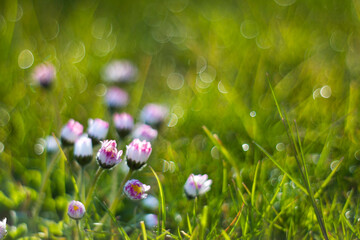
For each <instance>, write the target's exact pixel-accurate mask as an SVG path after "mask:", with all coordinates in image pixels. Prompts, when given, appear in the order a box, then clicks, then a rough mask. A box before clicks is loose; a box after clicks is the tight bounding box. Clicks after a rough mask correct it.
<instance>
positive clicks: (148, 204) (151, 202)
mask: <svg viewBox="0 0 360 240" xmlns="http://www.w3.org/2000/svg"><path fill="white" fill-rule="evenodd" d="M141 205H142V206H143V207H144V208H145V209H148V210H152V211H155V210H157V209H158V207H159V200H157V198H156V197H154V196H152V195H149V196H148V197H147V198H146V199H144V200H142V201H141Z"/></svg>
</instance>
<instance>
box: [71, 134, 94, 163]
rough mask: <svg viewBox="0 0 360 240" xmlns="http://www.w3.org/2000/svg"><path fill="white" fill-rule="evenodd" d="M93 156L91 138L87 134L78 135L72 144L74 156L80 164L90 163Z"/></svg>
mask: <svg viewBox="0 0 360 240" xmlns="http://www.w3.org/2000/svg"><path fill="white" fill-rule="evenodd" d="M92 157H93V147H92V142H91V139H90V138H88V137H87V136H82V137H80V138H79V139H78V140H77V141H76V142H75V145H74V158H75V160H76V161H77V162H78V163H79V164H80V165H81V166H85V165H86V164H88V163H90V162H91V160H92Z"/></svg>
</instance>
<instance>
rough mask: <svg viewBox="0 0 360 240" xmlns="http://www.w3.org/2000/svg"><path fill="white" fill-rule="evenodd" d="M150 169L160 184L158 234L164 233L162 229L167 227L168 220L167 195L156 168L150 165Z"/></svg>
mask: <svg viewBox="0 0 360 240" xmlns="http://www.w3.org/2000/svg"><path fill="white" fill-rule="evenodd" d="M149 168H150V170H151V171H152V173H153V174H154V176H155V178H156V181H157V183H158V186H159V192H160V200H161V201H160V206H159V225H158V234H161V233H162V230H163V229H165V222H166V209H165V196H164V191H163V188H162V185H161V182H160V179H159V177H158V175H157V174H156V172H155V171H154V169H153V168H152V167H151V166H149Z"/></svg>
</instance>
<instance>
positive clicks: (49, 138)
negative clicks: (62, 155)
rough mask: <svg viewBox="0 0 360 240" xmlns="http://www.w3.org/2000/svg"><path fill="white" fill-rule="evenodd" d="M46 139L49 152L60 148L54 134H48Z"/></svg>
mask: <svg viewBox="0 0 360 240" xmlns="http://www.w3.org/2000/svg"><path fill="white" fill-rule="evenodd" d="M45 141H46V151H47V152H48V153H54V152H57V151H58V150H59V147H58V145H57V142H56V140H55V138H54V137H53V136H47V137H46V140H45Z"/></svg>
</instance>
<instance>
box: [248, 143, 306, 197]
mask: <svg viewBox="0 0 360 240" xmlns="http://www.w3.org/2000/svg"><path fill="white" fill-rule="evenodd" d="M253 143H254V144H255V145H256V146H257V147H258V148H259V149H260V150H261V151H262V152H263V153H264V154H265V155H266V156H267V157H268V158H269V159H270V160H271V161H272V162H273V163H274V164H275V165H276V166H277V167H278V168H279V169H280V170H281V171H282V172H283V173H284V174H286V175H287V176H288V177H289V178H290V180H291V181H293V182H294V183H295V185H296V186H298V188H300V189H301V190H302V191H303V192H304V193H305V194H306V195H309V194H308V191H307V190H306V188H305V187H304V186H303V185H302V184H301V183H300V182H298V181H297V180H296V179H295V178H294V177H292V176H291V175H290V174H289V173H288V172H287V171H286V170H285V169H284V168H283V167H282V166H281V165H280V164H279V163H278V162H277V161H276V160H275V159H274V158H273V157H272V156H271V155H270V153H268V152H267V151H266V150H265V149H264V148H263V147H262V146H260V145H259V144H258V143H257V142H255V141H253Z"/></svg>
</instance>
